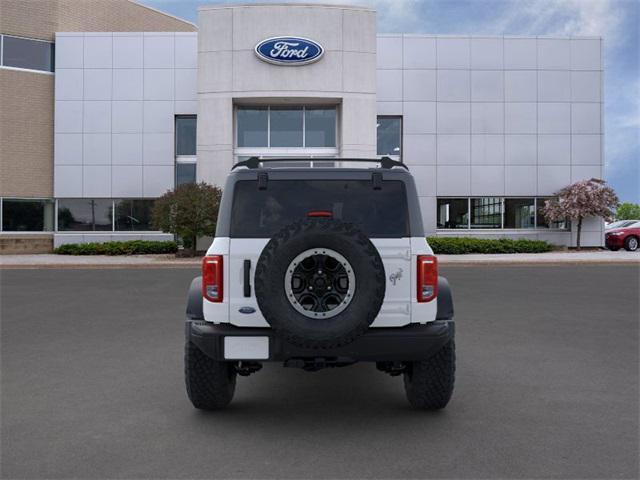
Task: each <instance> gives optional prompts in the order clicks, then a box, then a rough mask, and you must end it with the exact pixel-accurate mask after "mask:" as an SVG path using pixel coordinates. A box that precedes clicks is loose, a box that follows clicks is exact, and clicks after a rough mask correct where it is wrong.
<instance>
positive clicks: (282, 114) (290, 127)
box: [269, 107, 303, 147]
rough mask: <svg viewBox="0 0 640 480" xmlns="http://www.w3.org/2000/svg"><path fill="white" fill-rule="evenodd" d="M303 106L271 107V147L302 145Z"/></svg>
mask: <svg viewBox="0 0 640 480" xmlns="http://www.w3.org/2000/svg"><path fill="white" fill-rule="evenodd" d="M302 114H303V112H302V107H271V113H270V119H269V127H270V140H271V141H270V144H269V145H270V146H271V147H302V146H303V144H302Z"/></svg>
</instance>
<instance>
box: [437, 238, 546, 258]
mask: <svg viewBox="0 0 640 480" xmlns="http://www.w3.org/2000/svg"><path fill="white" fill-rule="evenodd" d="M427 241H428V242H429V245H430V246H431V248H432V249H433V252H434V253H435V254H436V255H438V254H444V255H462V254H465V253H542V252H549V251H551V250H552V249H553V245H551V244H550V243H548V242H545V241H543V240H527V239H518V240H512V239H510V238H498V239H485V238H473V237H428V238H427Z"/></svg>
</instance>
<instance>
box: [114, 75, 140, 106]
mask: <svg viewBox="0 0 640 480" xmlns="http://www.w3.org/2000/svg"><path fill="white" fill-rule="evenodd" d="M143 75H144V70H143V69H141V68H122V69H115V70H113V100H142V97H143V85H144V80H143V79H144V77H143Z"/></svg>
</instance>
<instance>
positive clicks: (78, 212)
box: [58, 198, 113, 232]
mask: <svg viewBox="0 0 640 480" xmlns="http://www.w3.org/2000/svg"><path fill="white" fill-rule="evenodd" d="M111 230H113V201H112V200H107V199H89V198H72V199H59V200H58V231H59V232H72V231H79V232H97V231H100V232H108V231H111Z"/></svg>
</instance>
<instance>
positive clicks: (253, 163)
mask: <svg viewBox="0 0 640 480" xmlns="http://www.w3.org/2000/svg"><path fill="white" fill-rule="evenodd" d="M314 160H315V161H322V162H362V163H379V164H380V168H384V169H390V168H393V167H400V168H404V169H405V170H409V167H407V166H406V165H405V164H404V163H402V162H398V161H396V160H392V159H391V158H389V157H381V158H308V157H307V158H298V157H296V158H293V157H288V158H287V157H285V158H260V157H251V158H249V159H247V160H245V161H243V162H238V163H236V164H235V165H234V166H233V167H232V168H231V170H235V169H236V168H240V167H246V168H249V169H256V168H260V164H261V163H269V162H278V163H282V162H310V161H314Z"/></svg>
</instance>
